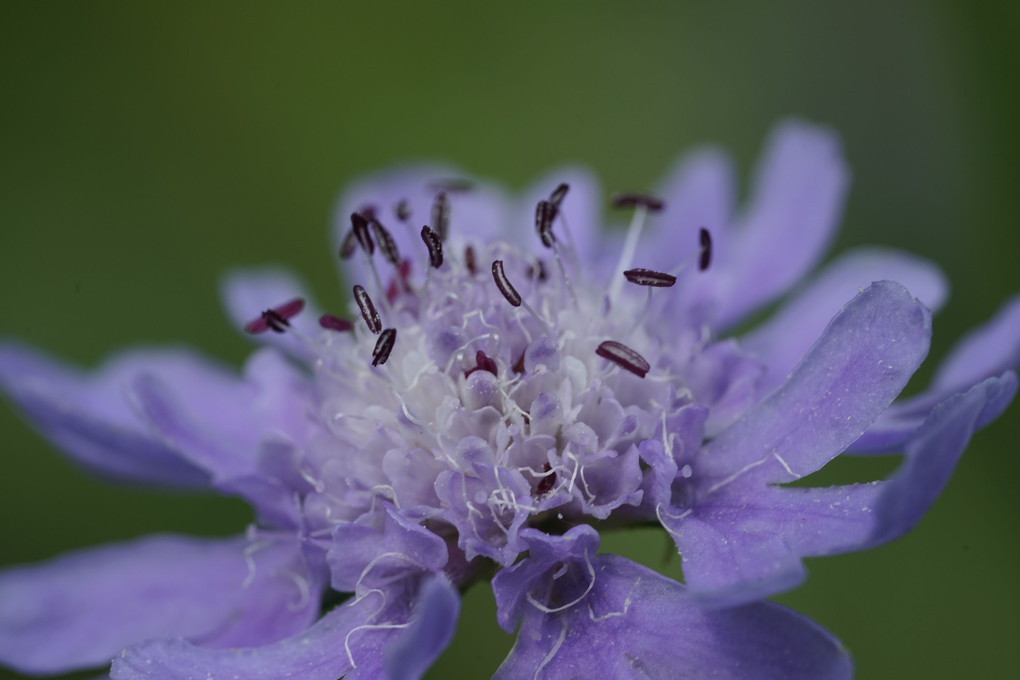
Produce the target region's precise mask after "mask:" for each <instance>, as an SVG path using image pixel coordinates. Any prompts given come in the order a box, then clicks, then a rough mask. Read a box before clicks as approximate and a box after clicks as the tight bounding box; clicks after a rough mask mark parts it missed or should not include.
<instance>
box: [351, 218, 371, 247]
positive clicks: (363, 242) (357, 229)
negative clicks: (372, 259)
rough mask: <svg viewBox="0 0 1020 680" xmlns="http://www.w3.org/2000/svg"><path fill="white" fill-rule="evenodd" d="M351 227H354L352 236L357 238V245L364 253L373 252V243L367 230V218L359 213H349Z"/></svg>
mask: <svg viewBox="0 0 1020 680" xmlns="http://www.w3.org/2000/svg"><path fill="white" fill-rule="evenodd" d="M351 228H353V229H354V238H356V239H358V245H359V246H361V249H362V250H364V251H365V252H366V253H368V254H369V255H371V254H372V253H374V252H375V243H373V242H372V235H371V234H370V233H369V231H368V220H367V219H366V218H365V216H364V215H362V214H361V213H351Z"/></svg>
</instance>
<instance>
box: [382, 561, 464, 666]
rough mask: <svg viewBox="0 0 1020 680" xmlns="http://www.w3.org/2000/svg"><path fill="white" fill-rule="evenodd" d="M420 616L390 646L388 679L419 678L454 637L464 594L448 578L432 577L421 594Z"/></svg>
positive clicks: (418, 609)
mask: <svg viewBox="0 0 1020 680" xmlns="http://www.w3.org/2000/svg"><path fill="white" fill-rule="evenodd" d="M417 614H418V617H417V619H415V621H414V623H412V624H411V626H410V627H409V628H408V629H407V630H405V631H404V632H403V633H401V635H400V637H398V638H397V639H396V640H394V642H393V644H392V645H390V647H389V648H388V649H387V650H386V654H385V661H384V664H383V666H384V668H385V670H386V678H387V680H418V678H420V677H421V676H423V675H425V671H427V670H428V669H429V666H431V665H432V664H433V663H434V662H435V660H436V659H437V658H439V655H440V654H441V653H442V652H443V650H444V649H446V647H447V646H448V645H449V644H450V640H452V639H453V634H454V632H455V631H456V629H457V618H458V617H459V616H460V596H459V595H458V594H457V589H456V588H454V587H453V584H451V583H450V582H449V581H447V580H446V579H445V578H442V577H439V578H433V579H430V580H429V581H427V582H426V583H425V585H424V586H422V589H421V593H420V594H419V598H418V606H417Z"/></svg>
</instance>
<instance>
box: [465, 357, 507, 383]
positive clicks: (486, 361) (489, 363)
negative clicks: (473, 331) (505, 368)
mask: <svg viewBox="0 0 1020 680" xmlns="http://www.w3.org/2000/svg"><path fill="white" fill-rule="evenodd" d="M475 364H476V365H475V367H474V368H472V369H470V370H468V371H464V377H465V378H466V377H468V376H469V375H471V374H472V373H474V372H475V371H488V372H489V373H491V374H493V375H499V368H498V367H497V366H496V361H495V359H492V358H491V357H489V356H488V355H487V354H486V353H485V352H483V351H482V350H478V351H477V352H475Z"/></svg>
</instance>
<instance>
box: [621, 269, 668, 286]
mask: <svg viewBox="0 0 1020 680" xmlns="http://www.w3.org/2000/svg"><path fill="white" fill-rule="evenodd" d="M623 275H624V276H625V277H627V280H628V281H630V282H631V283H635V284H637V285H639V286H653V287H655V288H669V287H670V286H672V285H674V284H675V283H676V277H675V276H673V275H672V274H666V273H664V272H657V271H655V270H654V269H640V268H639V269H628V270H627V271H625V272H624V273H623Z"/></svg>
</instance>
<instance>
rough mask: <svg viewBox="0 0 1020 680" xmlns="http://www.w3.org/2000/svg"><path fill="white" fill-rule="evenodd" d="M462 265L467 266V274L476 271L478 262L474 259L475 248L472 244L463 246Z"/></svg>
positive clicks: (472, 274) (472, 273)
mask: <svg viewBox="0 0 1020 680" xmlns="http://www.w3.org/2000/svg"><path fill="white" fill-rule="evenodd" d="M464 266H465V267H467V270H468V274H470V275H471V276H474V275H475V274H477V273H478V263H477V262H476V261H475V249H474V247H472V246H468V247H466V248H464Z"/></svg>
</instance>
